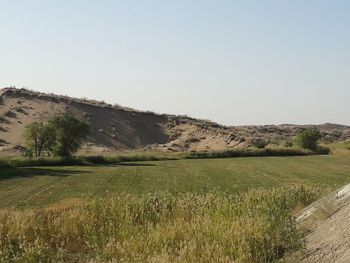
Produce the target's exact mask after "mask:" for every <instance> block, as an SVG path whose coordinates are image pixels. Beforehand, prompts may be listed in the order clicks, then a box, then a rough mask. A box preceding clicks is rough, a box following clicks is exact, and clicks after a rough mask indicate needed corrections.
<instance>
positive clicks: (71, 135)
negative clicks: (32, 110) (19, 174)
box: [25, 113, 89, 158]
mask: <svg viewBox="0 0 350 263" xmlns="http://www.w3.org/2000/svg"><path fill="white" fill-rule="evenodd" d="M88 132H89V126H88V124H86V123H84V122H82V121H80V120H78V119H76V118H74V117H73V116H72V115H71V114H68V113H63V114H59V115H56V116H54V117H52V118H51V119H49V122H48V123H47V124H43V123H39V122H34V123H30V124H28V125H27V126H26V132H25V139H26V146H27V150H26V153H25V154H26V156H28V157H32V156H34V157H36V158H38V157H41V156H43V155H44V154H46V155H54V156H56V157H63V158H67V157H70V156H71V155H72V154H73V153H75V152H76V151H77V150H78V149H79V148H80V146H81V144H82V141H83V139H84V138H85V137H86V136H87V134H88Z"/></svg>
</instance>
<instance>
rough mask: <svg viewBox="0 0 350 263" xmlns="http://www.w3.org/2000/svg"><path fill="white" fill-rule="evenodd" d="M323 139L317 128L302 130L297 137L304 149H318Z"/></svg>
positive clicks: (297, 141)
mask: <svg viewBox="0 0 350 263" xmlns="http://www.w3.org/2000/svg"><path fill="white" fill-rule="evenodd" d="M319 139H321V133H320V131H319V130H317V129H316V128H312V129H307V130H304V131H302V132H301V133H299V134H298V136H297V137H296V143H297V144H298V145H299V146H300V147H301V148H304V149H309V150H316V149H317V146H318V141H319Z"/></svg>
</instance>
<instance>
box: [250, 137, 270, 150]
mask: <svg viewBox="0 0 350 263" xmlns="http://www.w3.org/2000/svg"><path fill="white" fill-rule="evenodd" d="M250 143H251V145H252V146H253V147H255V148H258V149H264V148H265V147H266V146H267V145H268V144H269V142H268V141H267V140H265V139H262V138H252V139H251V140H250Z"/></svg>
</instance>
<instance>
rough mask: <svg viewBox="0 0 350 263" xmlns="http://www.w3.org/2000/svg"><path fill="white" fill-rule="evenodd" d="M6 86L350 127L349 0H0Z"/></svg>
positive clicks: (204, 114) (241, 117)
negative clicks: (332, 123)
mask: <svg viewBox="0 0 350 263" xmlns="http://www.w3.org/2000/svg"><path fill="white" fill-rule="evenodd" d="M0 86H1V87H5V86H17V87H23V86H24V87H27V88H29V89H33V90H38V91H42V92H53V93H57V94H64V95H70V96H74V97H87V98H94V99H99V100H105V101H107V102H110V103H119V104H121V105H123V106H128V107H133V108H136V109H140V110H152V111H155V112H159V113H174V114H187V115H190V116H193V117H199V118H203V119H211V120H213V121H216V122H219V123H222V124H231V125H239V124H281V123H298V124H304V123H312V124H317V123H324V122H334V123H342V124H350V114H349V113H350V103H349V101H350V1H348V0H344V1H337V0H329V1H324V0H308V1H305V0H290V1H281V0H276V1H268V0H266V1H260V0H259V1H258V0H257V1H248V0H241V1H234V0H227V1H221V0H215V1H214V0H212V1H205V0H198V1H194V0H193V1H191V0H176V1H165V0H159V1H153V0H144V1H141V0H140V1H136V0H135V1H117V0H115V1H112V0H111V1H107V0H98V1H97V0H94V1H88V0H60V1H44V0H30V1H29V0H22V1H18V0H7V1H5V0H0Z"/></svg>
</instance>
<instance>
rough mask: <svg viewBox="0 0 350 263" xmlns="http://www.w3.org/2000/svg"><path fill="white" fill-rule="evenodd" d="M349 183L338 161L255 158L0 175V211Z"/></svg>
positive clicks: (346, 165)
mask: <svg viewBox="0 0 350 263" xmlns="http://www.w3.org/2000/svg"><path fill="white" fill-rule="evenodd" d="M348 182H350V162H349V159H347V158H342V157H334V156H300V157H252V158H226V159H201V160H176V161H161V162H159V161H154V162H153V161H149V162H133V163H120V164H119V165H107V166H106V165H95V166H57V167H18V168H1V169H0V208H1V207H35V206H41V207H44V206H46V205H49V204H52V203H55V202H57V201H60V200H62V199H66V198H89V197H103V196H107V195H110V194H111V193H129V194H132V195H144V194H147V193H150V192H159V191H160V192H164V191H165V192H170V193H178V192H181V193H186V192H196V193H203V192H204V193H205V192H207V191H209V190H220V191H223V192H228V193H235V192H241V191H247V190H249V189H251V188H265V189H269V188H271V187H278V186H283V185H291V184H294V185H300V184H307V185H311V186H320V185H328V186H331V187H335V186H340V185H343V184H346V183H348Z"/></svg>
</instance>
